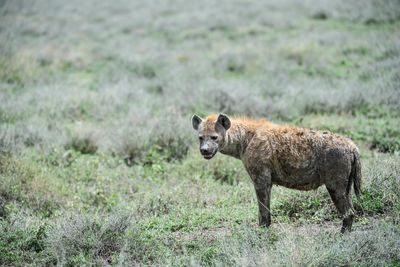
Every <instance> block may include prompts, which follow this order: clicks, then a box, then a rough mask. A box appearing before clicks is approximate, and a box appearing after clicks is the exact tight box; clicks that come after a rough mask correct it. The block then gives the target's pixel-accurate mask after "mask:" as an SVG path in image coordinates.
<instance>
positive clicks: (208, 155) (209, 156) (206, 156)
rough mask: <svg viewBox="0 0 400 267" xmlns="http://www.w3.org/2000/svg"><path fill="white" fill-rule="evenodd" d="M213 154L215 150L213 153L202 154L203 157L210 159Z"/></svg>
mask: <svg viewBox="0 0 400 267" xmlns="http://www.w3.org/2000/svg"><path fill="white" fill-rule="evenodd" d="M215 154H216V152H213V153H211V154H207V155H203V158H205V159H212V157H214V155H215Z"/></svg>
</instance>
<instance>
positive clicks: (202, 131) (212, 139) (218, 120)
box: [192, 114, 231, 159]
mask: <svg viewBox="0 0 400 267" xmlns="http://www.w3.org/2000/svg"><path fill="white" fill-rule="evenodd" d="M192 125H193V129H195V130H196V131H197V132H198V134H199V141H200V153H201V155H202V156H203V157H204V158H205V159H211V158H212V157H214V155H215V154H216V153H217V152H218V150H219V149H220V148H221V147H222V146H223V145H224V143H225V133H226V131H227V130H228V129H229V127H231V120H230V119H229V117H228V116H227V115H225V114H219V116H218V117H217V116H209V117H207V118H206V119H205V120H203V119H202V118H200V117H199V116H197V115H193V117H192Z"/></svg>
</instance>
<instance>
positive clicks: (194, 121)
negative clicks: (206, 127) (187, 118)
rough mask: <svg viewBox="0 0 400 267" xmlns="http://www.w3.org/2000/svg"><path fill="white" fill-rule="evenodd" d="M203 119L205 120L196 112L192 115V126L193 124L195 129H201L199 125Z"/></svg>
mask: <svg viewBox="0 0 400 267" xmlns="http://www.w3.org/2000/svg"><path fill="white" fill-rule="evenodd" d="M202 121H203V120H202V119H201V118H200V117H199V116H197V115H196V114H194V115H193V116H192V126H193V129H195V130H196V131H197V130H199V125H200V123H201V122H202Z"/></svg>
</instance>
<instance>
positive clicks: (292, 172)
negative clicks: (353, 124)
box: [244, 126, 358, 190]
mask: <svg viewBox="0 0 400 267" xmlns="http://www.w3.org/2000/svg"><path fill="white" fill-rule="evenodd" d="M356 157H358V152H357V147H356V146H355V144H354V143H353V142H352V141H351V140H349V139H347V138H345V137H342V136H340V135H337V134H334V133H331V132H327V131H324V132H322V131H314V130H309V129H303V128H296V127H289V126H274V127H265V128H259V129H257V131H256V133H255V135H254V136H253V138H252V139H251V141H250V143H249V145H248V146H247V149H246V155H245V158H246V160H245V161H244V163H245V166H246V168H248V169H250V170H252V171H253V172H257V169H259V171H263V167H268V169H269V170H270V171H271V176H272V182H273V183H274V184H278V185H282V186H285V187H289V188H295V189H299V190H311V189H315V188H317V187H319V186H320V185H322V184H326V185H327V186H330V185H331V184H332V186H333V185H336V184H347V183H346V182H347V181H348V179H349V176H350V174H351V172H352V166H353V164H354V161H355V158H356Z"/></svg>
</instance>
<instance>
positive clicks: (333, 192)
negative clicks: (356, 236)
mask: <svg viewBox="0 0 400 267" xmlns="http://www.w3.org/2000/svg"><path fill="white" fill-rule="evenodd" d="M326 188H327V189H328V192H329V195H330V196H331V198H332V201H333V203H334V204H335V207H336V209H337V210H338V213H339V215H340V217H341V218H343V224H342V229H341V232H342V233H344V232H346V231H349V232H350V231H351V226H352V224H353V219H354V208H353V202H352V201H351V190H349V188H346V187H344V188H343V187H336V188H335V187H333V186H329V185H326Z"/></svg>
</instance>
